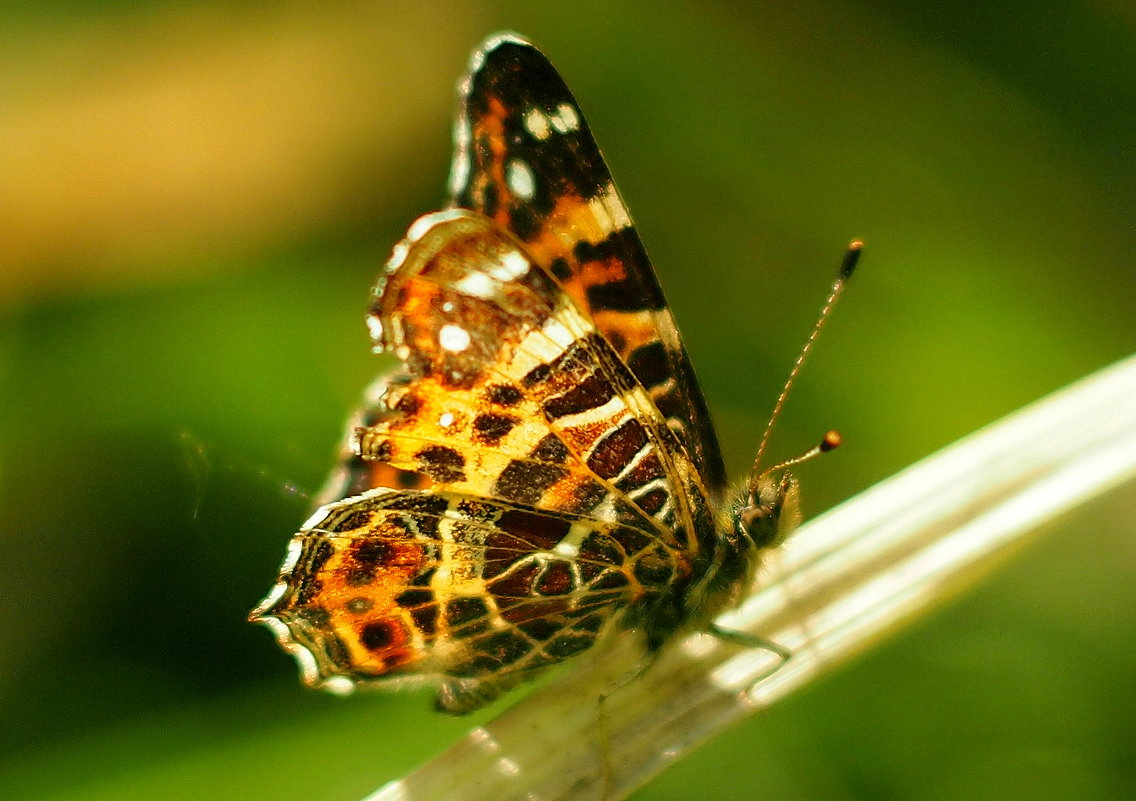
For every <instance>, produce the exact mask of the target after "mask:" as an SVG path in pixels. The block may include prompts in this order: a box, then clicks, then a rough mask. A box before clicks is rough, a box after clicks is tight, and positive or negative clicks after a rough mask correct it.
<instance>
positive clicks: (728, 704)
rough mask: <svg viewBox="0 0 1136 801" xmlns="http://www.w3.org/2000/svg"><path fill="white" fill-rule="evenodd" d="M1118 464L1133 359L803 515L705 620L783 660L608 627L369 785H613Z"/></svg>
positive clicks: (1132, 402) (384, 798)
mask: <svg viewBox="0 0 1136 801" xmlns="http://www.w3.org/2000/svg"><path fill="white" fill-rule="evenodd" d="M1134 477H1136V357H1131V358H1129V359H1127V360H1125V361H1123V362H1120V363H1118V364H1116V365H1113V366H1112V367H1109V368H1107V369H1104V370H1102V371H1100V372H1098V373H1096V374H1094V375H1092V376H1090V377H1089V378H1086V379H1084V380H1082V381H1080V382H1078V383H1077V384H1075V385H1073V386H1071V387H1068V388H1066V389H1063V390H1061V391H1059V392H1057V393H1055V394H1053V395H1051V396H1049V397H1047V398H1045V399H1043V400H1040V401H1038V402H1036V403H1034V404H1031V405H1030V406H1028V407H1026V408H1025V409H1022V410H1020V411H1018V412H1016V413H1014V414H1012V415H1010V416H1009V417H1007V418H1004V419H1003V420H1001V421H999V422H997V423H995V424H993V425H990V426H988V427H987V428H985V429H983V430H981V431H979V432H977V433H975V434H972V435H971V436H969V437H966V438H965V439H963V440H961V441H959V442H957V443H955V444H954V445H951V446H950V447H948V448H946V449H944V450H942V451H940V452H939V453H937V454H935V455H933V456H930V457H928V458H926V459H924V460H923V461H921V462H919V463H917V464H915V465H913V466H912V467H910V468H908V469H906V470H904V471H903V472H901V473H899V474H898V475H896V476H893V477H892V478H890V479H887V480H886V481H884V482H882V483H880V484H878V485H877V486H875V487H873V488H871V489H869V490H868V491H866V492H864V493H862V494H861V495H859V496H857V497H855V498H853V499H851V500H849V501H847V502H846V503H844V504H841V505H840V506H839V507H837V508H836V509H833V510H832V511H830V512H829V513H827V514H825V515H823V516H821V517H819V518H817V519H815V520H813V521H811V522H809V523H808V524H807V525H805V526H802V527H801V529H800V530H799V531H798V532H797V533H796V534H794V535H793V537H792V538H791V539H790V541H789V543H788V544H787V545H786V546H785V548H784V549H783V550H782V551H781V552H780V553H779V554H778V555H777V557H776V558H775V559H773V560H771V563H770V564H769V566H768V568H767V569H766V570H764V571H762V575H761V588H760V589H759V590H758V591H757V592H756V593H755V594H754V595H752V596H750V597H749V598H748V599H747V600H746V601H745V603H743V604H742V606H741V607H740V608H739V609H737V610H734V611H731V612H729V613H727V614H726V615H723V616H722V617H721V618H719V620H718V621H717V622H718V623H719V624H720V625H721V626H722V627H723V628H727V629H735V630H740V631H745V632H751V633H753V634H756V635H759V636H760V637H763V638H766V639H768V640H772V641H774V642H777V643H780V644H782V645H784V646H786V647H787V648H789V649H790V651H792V653H793V656H792V658H790V659H789V661H788V662H786V663H785V664H784V665H780V666H779V661H780V660H779V659H778V657H776V656H775V655H774V654H773V653H771V652H770V651H768V650H763V649H760V648H743V647H739V646H738V645H732V644H729V643H725V642H723V641H721V640H720V639H718V638H715V637H713V636H711V635H709V634H705V633H692V634H689V635H687V636H686V637H685V638H684V639H682V640H681V641H679V642H677V643H674V644H673V645H672V646H670V647H667V648H665V649H664V650H663V652H662V653H661V655H660V656H659V657H658V658H656V659H651V660H649V664H644V660H642V658H641V657H638V656H636V653H637V652H636V648H635V645H634V644H633V643H631V642H630V641H631V640H632V638H627V637H624V638H613V640H614V641H615V642H613V643H612V644H611V645H610V646H609V647H606V648H601V649H600V650H598V651H597V653H596V654H595V655H594V656H593V657H592V658H591V659H588V658H586V657H584V658H581V664H580V665H579V666H578V669H576V670H573V671H571V672H570V673H568V674H567V675H565V676H564V677H563V678H561V679H560V680H558V681H555V682H553V683H550V684H548V685H547V686H544V687H542V688H540V689H538V690H537V691H535V692H533V693H532V694H530V695H529V696H528V697H527V698H525V699H524V700H523V701H521V702H520V703H518V704H516V705H514V706H513V707H511V708H510V709H508V710H507V711H505V712H504V713H503V714H502V715H500V716H499V717H498V718H497V719H495V720H494V721H493V722H491V723H489V724H487V725H485V726H483V727H479V728H477V729H475V730H474V731H472V732H471V733H470V734H469V735H467V736H466V737H465V739H463V740H462V741H461V742H459V743H457V744H456V745H454V746H453V747H451V748H450V749H449V750H448V751H446V752H445V753H444V754H442V755H441V756H439V757H437V758H436V759H434V760H433V761H432V762H430V763H428V764H427V765H425V766H423V767H422V768H420V769H419V770H417V771H416V772H414V773H412V774H411V775H409V776H407V777H405V778H403V779H400V780H397V781H394V782H391V783H390V784H388V785H386V786H385V787H383V788H382V789H380V790H379V791H377V792H376V793H374V794H373V795H372V796H370V797H369V799H367V801H425V800H426V799H459V800H460V801H481V800H482V799H484V800H485V801H490V800H491V801H506V800H507V799H526V801H567V800H568V799H572V800H573V801H576V800H578V799H617V798H622V797H624V796H625V795H627V794H628V793H630V792H631V791H633V790H634V789H635V788H637V787H639V786H641V785H642V784H644V783H645V782H646V781H647V780H648V779H650V778H651V777H652V776H654V775H655V774H657V773H658V772H659V771H661V770H662V769H663V768H665V767H666V766H667V765H668V764H670V763H671V762H672V761H674V760H675V759H677V758H679V757H681V756H682V755H684V754H685V753H687V752H688V751H690V750H691V749H692V748H693V747H695V746H697V745H698V744H700V743H702V742H704V741H706V740H708V739H710V738H711V737H713V736H714V735H716V734H717V733H718V732H720V731H721V730H722V729H724V728H725V727H727V726H729V725H731V724H732V723H735V722H737V721H738V720H740V719H742V718H743V717H746V716H748V715H751V714H753V713H754V712H757V711H759V710H761V709H763V708H765V707H767V706H768V705H770V704H772V703H773V702H775V701H777V700H779V699H780V698H782V697H784V696H785V695H787V694H788V693H789V692H791V691H793V690H795V689H797V688H799V687H801V686H803V685H804V684H805V683H807V682H808V681H810V680H811V679H812V678H814V677H815V676H817V675H819V674H821V673H823V672H825V671H827V670H829V669H830V668H832V667H833V666H834V665H837V664H839V663H840V662H842V661H844V660H846V659H847V658H848V657H849V656H851V655H852V654H854V653H856V652H858V651H861V650H863V649H864V648H866V647H867V646H868V645H870V644H871V643H873V642H875V641H878V640H879V639H881V638H882V637H884V636H885V635H886V634H888V633H890V632H892V631H894V630H896V629H897V628H898V627H899V626H900V625H901V624H902V623H905V622H908V621H910V620H912V619H913V618H915V617H917V616H918V615H919V614H920V613H922V612H924V611H926V610H928V609H929V608H930V607H932V606H933V605H935V604H938V603H941V602H942V601H943V600H945V599H946V598H948V597H950V596H951V595H953V594H954V593H956V592H957V591H958V590H959V589H960V588H961V587H962V586H963V585H964V584H965V583H966V582H968V581H971V580H973V579H974V578H976V577H977V576H978V575H979V574H981V573H982V572H984V571H985V570H988V569H989V568H990V567H991V565H992V564H993V563H995V562H997V561H998V557H999V556H1001V555H1003V554H1005V552H1006V551H1007V549H1008V548H1009V546H1011V545H1017V544H1020V543H1021V542H1022V541H1023V540H1024V539H1025V538H1026V537H1027V535H1028V534H1029V533H1030V532H1032V531H1035V530H1037V528H1038V527H1039V526H1041V524H1043V523H1045V522H1046V521H1048V520H1050V519H1052V518H1054V517H1056V516H1058V515H1060V514H1062V513H1063V512H1065V511H1067V510H1069V509H1071V508H1073V507H1074V506H1077V505H1078V504H1081V503H1084V502H1085V501H1087V500H1089V499H1090V498H1092V497H1094V496H1096V495H1099V494H1101V493H1103V492H1105V491H1106V490H1108V489H1110V488H1112V487H1115V486H1117V485H1119V484H1121V483H1123V482H1125V481H1129V480H1131V479H1132V478H1134ZM637 660H638V664H637ZM601 699H602V700H601Z"/></svg>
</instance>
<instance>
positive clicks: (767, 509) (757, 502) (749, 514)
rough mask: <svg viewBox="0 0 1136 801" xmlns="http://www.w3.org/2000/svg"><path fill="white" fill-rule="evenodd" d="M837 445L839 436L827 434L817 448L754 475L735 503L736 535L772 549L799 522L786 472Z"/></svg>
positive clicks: (796, 494) (793, 485)
mask: <svg viewBox="0 0 1136 801" xmlns="http://www.w3.org/2000/svg"><path fill="white" fill-rule="evenodd" d="M839 445H840V434H839V432H836V431H829V432H828V433H826V434H825V435H824V439H822V440H821V441H820V444H819V445H815V446H813V447H812V448H810V449H809V450H808V451H806V452H805V453H803V454H801V455H800V456H798V457H796V458H795V459H789V460H788V461H785V462H781V463H780V464H776V465H774V466H773V467H769V468H766V469H765V470H761V471H759V472H756V471H755V472H754V474H753V475H752V476H751V477H750V480H749V482H748V483H747V484H746V486H745V489H744V490H743V492H742V495H741V497H740V498H739V500H738V506H737V507H736V509H737V511H736V513H735V515H734V519H735V520H736V521H737V523H736V525H737V528H738V534H739V535H740V536H742V537H743V538H746V539H748V540H749V541H750V542H751V543H752V544H753V547H754V548H756V549H759V550H760V549H763V548H776V547H777V546H778V545H780V544H781V543H783V542H784V541H785V539H786V538H787V537H788V536H789V534H790V533H792V531H793V529H795V528H796V527H797V526H798V525H799V524H800V522H801V494H800V490H799V488H798V485H797V479H795V478H794V477H793V474H792V473H790V472H789V470H788V468H790V467H792V466H793V465H798V464H800V463H801V462H805V461H808V460H809V459H812V458H814V457H815V456H818V455H820V454H822V453H827V452H828V451H831V450H832V449H833V448H836V447H837V446H839Z"/></svg>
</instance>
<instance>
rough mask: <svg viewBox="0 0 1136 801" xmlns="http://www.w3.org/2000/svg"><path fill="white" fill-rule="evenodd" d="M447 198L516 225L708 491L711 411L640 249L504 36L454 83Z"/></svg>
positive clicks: (583, 149) (534, 57) (619, 207)
mask: <svg viewBox="0 0 1136 801" xmlns="http://www.w3.org/2000/svg"><path fill="white" fill-rule="evenodd" d="M455 139H456V147H457V150H456V153H455V156H454V165H453V169H452V173H451V178H450V191H451V204H452V205H455V206H459V207H462V208H467V209H473V210H476V211H478V212H481V213H482V214H484V215H485V216H487V217H489V218H491V219H493V220H494V221H496V222H497V223H498V224H500V225H501V226H502V227H504V228H505V229H507V230H509V231H511V232H512V233H513V234H515V235H516V236H517V237H518V238H519V239H520V240H521V241H522V242H523V243H524V244H525V247H526V250H527V251H528V253H529V254H531V255H532V257H533V258H534V259H535V260H536V261H537V263H538V264H540V265H541V266H542V267H543V268H544V269H545V270H547V271H548V272H549V273H550V274H551V275H553V276H554V277H555V278H556V280H557V281H558V282H559V283H560V284H561V285H562V286H563V287H564V289H565V290H566V291H567V292H568V293H569V294H570V295H571V296H572V298H573V299H574V300H575V301H576V303H577V305H578V306H579V307H580V308H581V309H582V310H583V311H584V312H585V313H586V314H588V315H590V316H591V318H592V319H593V320H594V321H595V325H596V329H597V330H598V331H599V333H600V334H601V335H602V336H603V337H604V338H606V339H607V340H608V342H609V343H610V344H611V345H612V347H613V348H614V350H615V351H616V353H618V354H619V356H620V358H621V359H622V360H623V361H624V362H626V364H627V365H628V366H629V368H630V369H631V372H632V373H633V374H634V375H635V377H636V378H637V379H638V380H639V382H640V383H641V384H642V385H643V386H644V387H645V388H646V389H647V391H648V393H649V394H650V396H651V398H652V400H653V402H654V403H655V405H656V406H657V407H658V409H659V410H660V412H661V413H662V415H663V417H664V418H666V420H667V423H668V425H670V426H671V427H672V428H673V429H674V430H675V431H676V433H677V434H678V436H679V438H680V440H681V441H682V443H683V446H684V447H685V448H686V450H687V452H688V453H689V455H690V458H691V459H692V461H693V462H694V464H695V466H696V467H697V469H698V471H699V472H700V474H701V475H702V477H703V481H704V484H705V486H706V487H707V489H708V490H709V491H710V492H711V493H712V494H713V495H714V496H715V497H718V496H720V495H721V493H722V492H723V491H724V489H725V486H726V476H725V469H724V467H723V464H722V458H721V454H720V452H719V448H718V442H717V439H716V437H715V434H714V429H713V427H712V425H711V422H710V415H709V412H708V410H707V407H706V402H705V400H704V399H703V397H702V392H701V390H700V388H699V386H698V382H697V380H696V379H695V375H694V370H693V368H692V367H691V364H690V359H689V357H688V356H687V353H686V349H685V348H684V347H683V344H682V341H681V339H680V338H679V333H678V329H677V327H676V326H675V323H674V319H673V318H672V316H671V314H670V311H669V310H668V308H667V305H666V301H665V300H664V298H663V294H662V291H661V289H660V288H659V284H658V281H657V279H656V278H655V275H654V271H653V270H652V268H651V264H650V262H649V261H648V259H647V254H646V252H645V251H644V249H643V245H642V243H641V242H640V240H639V235H638V234H637V233H636V231H635V228H634V226H633V225H632V223H631V219H630V217H629V216H628V213H627V209H626V207H625V206H624V204H623V201H622V200H621V199H620V197H619V193H618V192H617V191H616V188H615V184H614V183H613V181H612V178H611V174H610V172H609V171H608V168H607V165H606V164H605V163H604V160H603V156H602V155H601V154H600V151H599V148H598V147H597V146H596V142H595V140H594V139H593V138H592V135H591V132H590V131H589V130H588V126H587V124H586V123H585V121H584V117H583V115H582V114H581V113H580V109H579V106H578V105H577V103H576V100H575V98H574V97H573V96H572V93H571V92H570V91H569V90H568V87H567V86H566V85H565V83H564V81H563V79H562V78H561V77H560V75H559V74H558V73H557V72H556V70H555V68H554V67H553V66H552V65H551V64H550V63H549V61H548V59H547V58H545V56H544V55H543V54H542V53H541V52H540V51H539V50H537V49H536V48H535V47H534V46H533V45H532V44H530V43H529V42H527V41H525V40H523V39H521V38H519V37H517V36H515V35H512V34H499V35H497V36H494V37H491V38H490V39H489V40H487V41H486V42H485V43H484V45H483V46H482V48H481V49H479V50H478V51H477V52H476V53H475V54H474V57H473V60H472V63H471V65H470V72H469V74H468V75H467V76H466V78H465V79H464V81H463V83H462V99H461V105H460V108H459V112H458V120H457V126H456V134H455Z"/></svg>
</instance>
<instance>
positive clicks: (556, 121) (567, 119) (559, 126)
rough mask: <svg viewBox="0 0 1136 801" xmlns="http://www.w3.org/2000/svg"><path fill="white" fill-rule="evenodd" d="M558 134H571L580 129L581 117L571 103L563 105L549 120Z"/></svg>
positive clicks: (557, 108) (558, 107)
mask: <svg viewBox="0 0 1136 801" xmlns="http://www.w3.org/2000/svg"><path fill="white" fill-rule="evenodd" d="M548 119H549V122H551V123H552V127H553V129H554V130H555V131H556V132H557V133H562V134H565V133H569V132H570V131H576V130H579V128H580V115H579V114H577V113H576V109H575V108H574V107H573V106H572V104H571V103H561V104H560V105H559V106H557V107H556V111H555V112H553V113H552V115H551V116H550V117H549V118H548Z"/></svg>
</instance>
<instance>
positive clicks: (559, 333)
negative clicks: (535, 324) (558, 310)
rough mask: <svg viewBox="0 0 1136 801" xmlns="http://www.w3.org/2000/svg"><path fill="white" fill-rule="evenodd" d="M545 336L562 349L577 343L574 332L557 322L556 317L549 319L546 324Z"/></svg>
mask: <svg viewBox="0 0 1136 801" xmlns="http://www.w3.org/2000/svg"><path fill="white" fill-rule="evenodd" d="M544 334H545V336H547V337H548V338H549V339H551V340H552V341H553V342H555V343H556V344H557V345H559V346H560V347H561V348H565V349H566V348H567V347H568V346H569V345H571V344H572V343H573V342H575V341H576V337H574V336H573V335H572V332H571V331H569V330H568V329H567V328H565V326H564V324H563V323H561V322H560V321H559V320H557V319H556V318H555V317H553V318H551V319H549V321H548V322H546V323H545V324H544Z"/></svg>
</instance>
